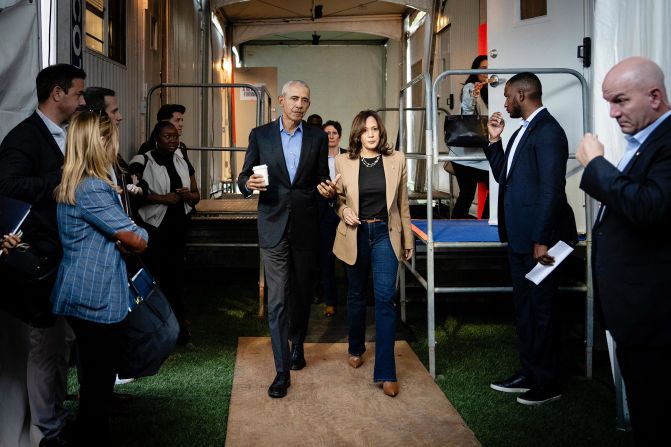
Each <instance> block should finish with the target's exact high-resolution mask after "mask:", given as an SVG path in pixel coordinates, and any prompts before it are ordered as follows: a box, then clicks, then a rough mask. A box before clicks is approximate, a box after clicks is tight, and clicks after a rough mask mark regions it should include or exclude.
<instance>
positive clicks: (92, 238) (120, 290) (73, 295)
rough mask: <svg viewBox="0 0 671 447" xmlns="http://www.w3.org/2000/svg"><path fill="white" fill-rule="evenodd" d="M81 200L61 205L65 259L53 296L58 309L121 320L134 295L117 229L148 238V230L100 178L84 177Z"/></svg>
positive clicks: (92, 318)
mask: <svg viewBox="0 0 671 447" xmlns="http://www.w3.org/2000/svg"><path fill="white" fill-rule="evenodd" d="M76 201H77V203H76V205H67V204H64V203H59V204H58V207H57V218H58V232H59V235H60V238H61V243H62V244H63V260H62V261H61V265H60V267H59V269H58V276H57V278H56V285H55V286H54V290H53V293H52V297H51V299H52V302H53V312H54V313H55V314H60V315H69V316H74V317H77V318H81V319H84V320H89V321H95V322H98V323H116V322H118V321H121V320H123V319H124V318H125V317H126V314H127V313H128V305H129V303H130V299H131V297H130V293H129V290H128V276H127V274H126V264H125V262H124V260H123V258H122V257H121V253H120V252H119V250H118V249H117V248H116V244H115V238H114V235H115V234H116V233H117V232H119V231H132V232H134V233H137V234H139V235H140V236H141V237H142V238H143V239H145V240H147V232H146V231H145V230H144V229H142V228H140V227H138V226H137V225H135V224H134V223H133V222H132V221H131V220H130V219H129V218H128V215H126V213H125V212H124V210H123V208H122V207H121V203H120V202H119V196H118V194H117V193H116V191H114V190H113V189H112V187H111V186H110V185H108V184H107V183H105V182H103V181H102V180H100V179H91V178H89V179H85V180H84V181H82V183H81V184H80V185H79V186H78V187H77V192H76Z"/></svg>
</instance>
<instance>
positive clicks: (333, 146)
mask: <svg viewBox="0 0 671 447" xmlns="http://www.w3.org/2000/svg"><path fill="white" fill-rule="evenodd" d="M322 130H323V131H324V132H326V135H327V136H328V145H329V154H328V163H329V175H330V177H331V180H333V181H335V177H336V172H335V158H336V155H338V154H340V153H343V152H346V149H342V148H341V147H340V137H341V135H342V126H341V125H340V123H339V122H338V121H332V120H329V121H326V122H325V123H324V125H323V126H322ZM339 223H340V217H338V215H337V214H336V213H335V211H334V209H333V207H332V206H331V202H330V201H329V200H327V199H321V200H319V267H320V269H321V286H322V296H323V297H324V305H325V307H324V316H325V317H332V316H333V315H335V311H336V304H337V302H338V298H337V296H336V285H335V284H336V280H335V255H334V254H333V241H334V240H335V233H336V228H337V227H338V224H339Z"/></svg>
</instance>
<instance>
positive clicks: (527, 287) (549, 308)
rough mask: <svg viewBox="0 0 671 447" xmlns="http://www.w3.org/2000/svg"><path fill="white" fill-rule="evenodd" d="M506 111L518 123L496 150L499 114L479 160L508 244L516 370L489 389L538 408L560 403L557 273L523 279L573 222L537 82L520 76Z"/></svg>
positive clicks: (572, 237) (570, 231) (560, 137)
mask: <svg viewBox="0 0 671 447" xmlns="http://www.w3.org/2000/svg"><path fill="white" fill-rule="evenodd" d="M504 95H505V97H506V101H505V108H506V110H507V111H508V113H509V114H510V117H511V118H522V125H521V126H520V128H519V129H518V130H517V131H515V133H513V135H512V137H511V139H510V141H509V142H508V145H507V147H506V150H505V152H504V150H503V143H502V141H501V132H502V131H503V127H504V121H503V117H502V115H501V113H500V112H496V113H494V114H493V115H492V117H491V118H490V119H489V123H488V126H487V128H488V132H489V142H490V144H489V146H488V147H487V148H485V155H486V156H487V159H488V160H489V163H490V165H491V167H492V173H493V174H494V178H495V179H496V181H497V182H498V184H499V199H498V225H499V236H500V238H501V241H503V242H508V260H509V262H510V272H511V276H512V282H513V301H514V303H515V315H516V324H517V336H518V351H519V356H520V362H521V364H522V367H521V369H520V370H519V371H518V372H517V373H515V374H514V375H513V376H512V377H510V378H508V379H505V380H500V381H496V382H492V384H491V385H490V386H491V388H493V389H494V390H497V391H502V392H507V393H523V394H521V395H520V396H518V397H517V402H519V403H521V404H524V405H540V404H543V403H546V402H551V401H554V400H557V399H559V398H560V397H561V392H560V390H559V383H558V379H559V377H558V375H559V361H558V356H559V352H558V351H559V350H558V335H559V334H558V331H559V324H558V321H557V315H556V313H557V312H556V309H555V308H556V301H557V288H558V283H557V271H556V270H555V271H553V272H552V273H550V275H548V277H547V278H545V279H544V280H543V281H542V282H541V283H540V284H538V285H535V284H534V283H532V282H531V281H529V280H528V279H526V278H525V275H526V274H527V273H528V272H529V271H530V270H531V269H532V268H533V267H534V265H535V264H536V263H537V262H540V263H541V264H544V265H552V264H553V263H554V258H553V257H552V256H550V255H549V254H548V248H549V247H552V246H553V245H554V244H555V243H557V242H558V241H559V240H562V241H564V242H566V243H569V244H572V243H573V242H575V241H576V239H577V234H576V226H575V218H574V216H573V211H572V210H571V207H570V206H569V204H568V201H567V199H566V192H565V190H564V188H565V186H566V162H567V160H568V142H567V140H566V134H565V133H564V130H563V129H562V128H561V126H560V125H559V123H558V122H557V120H555V119H554V118H553V117H552V115H550V113H549V112H548V111H547V109H546V108H545V107H544V106H543V103H542V86H541V82H540V80H539V79H538V77H537V76H536V75H534V74H533V73H519V74H516V75H515V76H513V77H512V78H510V80H509V81H508V82H507V83H506V86H505V90H504Z"/></svg>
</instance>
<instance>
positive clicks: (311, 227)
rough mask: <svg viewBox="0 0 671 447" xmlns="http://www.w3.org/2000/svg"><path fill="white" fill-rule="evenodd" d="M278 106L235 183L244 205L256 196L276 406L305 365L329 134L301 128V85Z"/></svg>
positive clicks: (286, 89) (305, 95)
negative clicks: (262, 168) (260, 171)
mask: <svg viewBox="0 0 671 447" xmlns="http://www.w3.org/2000/svg"><path fill="white" fill-rule="evenodd" d="M279 103H280V110H281V111H282V115H281V116H280V117H279V119H277V120H276V121H272V122H271V123H268V124H265V125H263V126H260V127H257V128H255V129H252V131H251V133H250V135H249V146H248V148H247V152H246V154H245V162H244V165H243V167H242V171H241V172H240V176H239V177H238V186H239V188H240V191H241V192H242V194H243V195H244V196H245V197H250V196H251V195H252V192H253V191H259V206H258V220H257V222H258V232H259V246H260V247H261V253H262V255H263V262H264V266H265V271H266V279H267V281H268V325H269V327H270V336H271V343H272V349H273V357H274V360H275V370H276V372H277V375H276V376H275V380H273V383H272V384H271V385H270V388H269V389H268V395H269V396H270V397H274V398H281V397H284V396H286V394H287V388H288V387H289V386H290V385H291V378H290V370H300V369H303V367H305V365H306V362H305V356H304V350H303V342H304V340H305V334H306V333H307V327H308V319H309V316H310V303H311V301H312V291H313V286H314V280H315V277H316V274H315V266H316V265H317V247H318V241H319V220H318V219H319V214H318V209H319V208H318V205H317V197H318V193H317V186H318V185H319V184H320V183H321V182H325V181H327V180H329V168H328V162H327V154H328V143H327V139H326V134H325V133H324V132H323V131H322V130H321V129H320V128H317V127H313V126H310V125H308V124H307V123H306V122H305V121H303V117H304V116H305V113H306V112H307V110H308V108H309V107H310V88H309V87H308V85H307V84H306V83H305V82H303V81H298V80H293V81H289V82H287V83H286V84H284V86H283V87H282V95H281V96H280V97H279ZM258 165H266V166H267V172H268V179H267V180H268V182H267V183H266V179H265V177H264V176H263V175H262V174H257V173H255V174H252V172H253V168H254V167H255V166H258ZM289 341H291V348H290V347H289Z"/></svg>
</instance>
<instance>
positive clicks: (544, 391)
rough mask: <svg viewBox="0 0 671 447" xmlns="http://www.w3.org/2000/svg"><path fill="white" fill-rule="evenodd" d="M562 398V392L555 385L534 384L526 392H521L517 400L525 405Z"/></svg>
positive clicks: (544, 402)
mask: <svg viewBox="0 0 671 447" xmlns="http://www.w3.org/2000/svg"><path fill="white" fill-rule="evenodd" d="M559 399H561V392H560V391H559V388H557V387H555V386H542V385H539V386H534V387H532V388H531V389H530V390H529V391H527V392H526V393H523V394H520V395H519V397H518V398H517V402H519V403H521V404H523V405H543V404H546V403H548V402H554V401H556V400H559Z"/></svg>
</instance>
